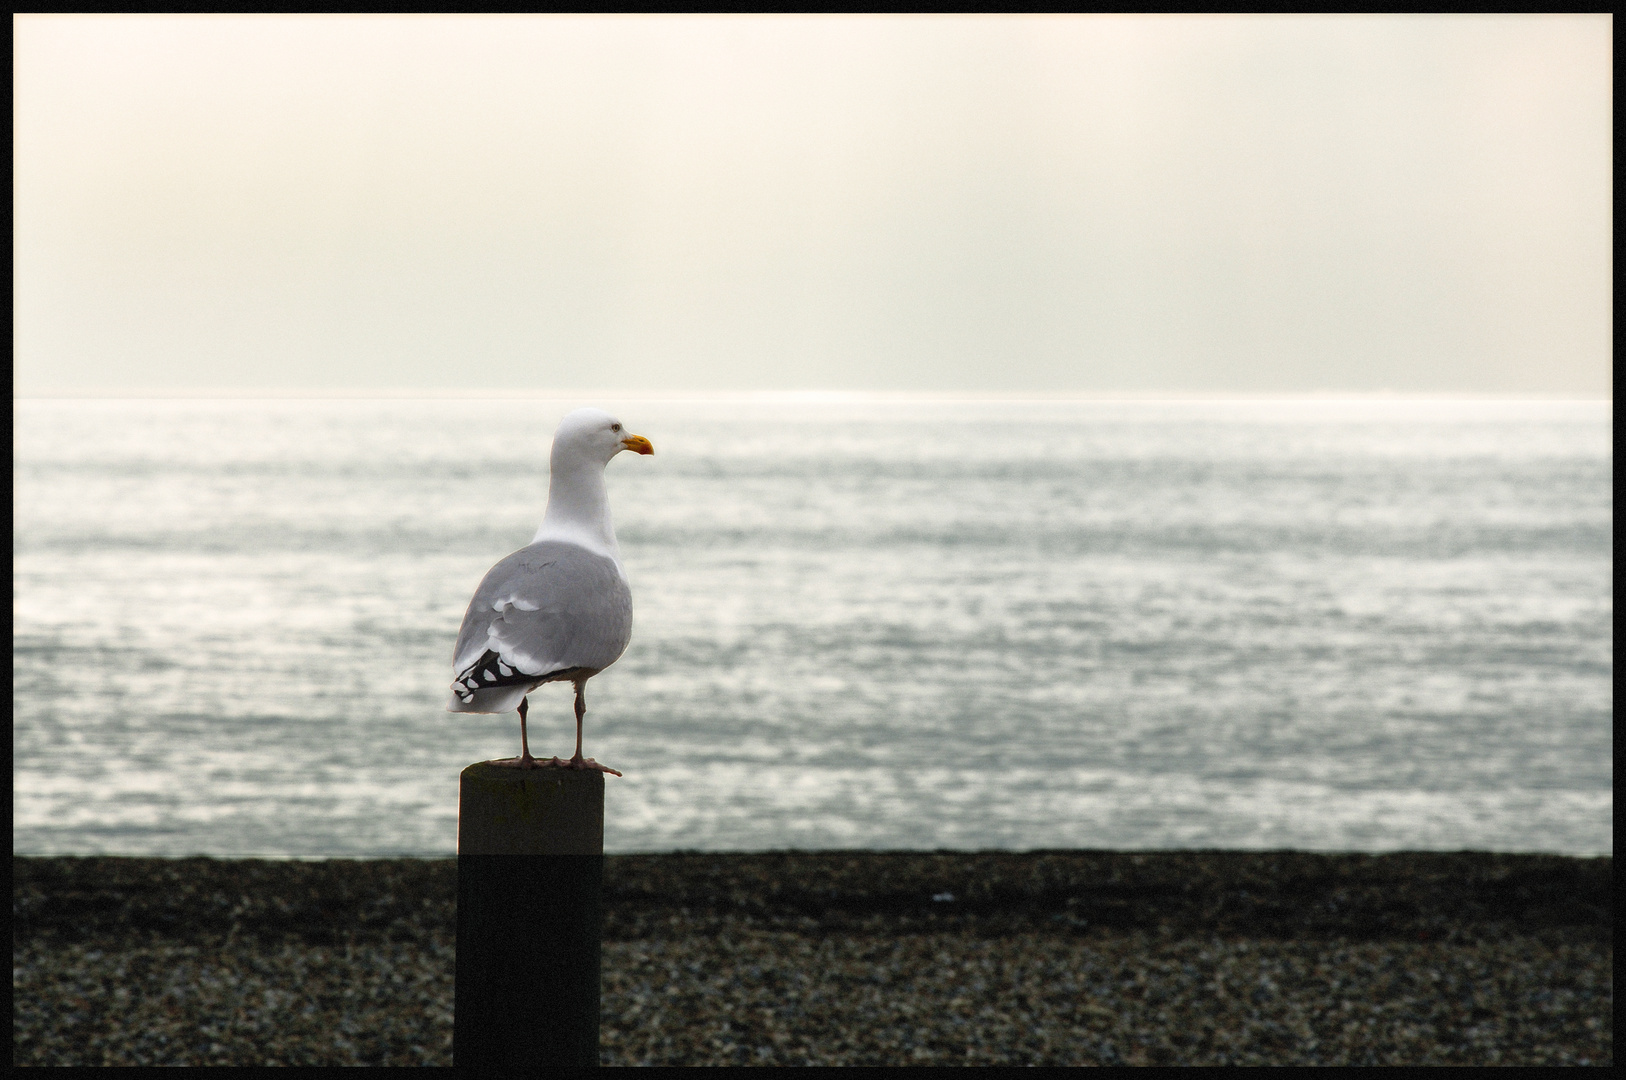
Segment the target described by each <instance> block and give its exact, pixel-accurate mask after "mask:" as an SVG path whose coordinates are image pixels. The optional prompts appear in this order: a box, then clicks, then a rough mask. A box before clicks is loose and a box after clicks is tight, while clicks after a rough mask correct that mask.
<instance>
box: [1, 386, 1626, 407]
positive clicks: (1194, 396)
mask: <svg viewBox="0 0 1626 1080" xmlns="http://www.w3.org/2000/svg"><path fill="white" fill-rule="evenodd" d="M568 398H599V399H607V400H613V401H752V402H766V403H787V404H789V403H795V404H824V403H829V404H836V403H857V402H863V401H938V402H949V401H1003V402H1023V401H1035V402H1039V401H1546V402H1560V401H1573V402H1613V401H1614V395H1613V393H1609V394H1586V393H1577V392H1572V391H1499V390H1262V391H1246V390H1051V391H1040V390H1034V391H967V390H612V389H606V388H598V389H592V388H589V389H571V388H557V389H552V388H526V389H520V390H516V389H511V388H508V389H500V390H499V389H479V390H473V389H463V388H446V389H440V388H410V389H401V388H374V389H361V388H324V389H286V388H284V389H255V388H241V387H238V388H232V387H184V388H170V389H164V390H156V389H155V390H144V389H121V390H70V389H51V390H44V391H38V392H19V391H16V390H14V391H13V392H12V400H13V401H14V402H16V401H164V400H168V401H181V400H212V401H225V400H240V401H251V400H270V401H274V400H292V401H324V400H325V401H367V400H375V401H390V400H466V401H497V400H504V399H514V400H521V401H527V400H529V401H557V400H560V399H568Z"/></svg>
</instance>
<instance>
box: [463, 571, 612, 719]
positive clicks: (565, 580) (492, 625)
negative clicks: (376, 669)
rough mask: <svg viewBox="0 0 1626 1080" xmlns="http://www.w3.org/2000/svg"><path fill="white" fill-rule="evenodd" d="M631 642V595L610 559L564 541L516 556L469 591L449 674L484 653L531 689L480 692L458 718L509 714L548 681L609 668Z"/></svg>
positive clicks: (464, 705) (472, 663)
mask: <svg viewBox="0 0 1626 1080" xmlns="http://www.w3.org/2000/svg"><path fill="white" fill-rule="evenodd" d="M631 639H632V592H631V590H630V589H628V588H627V582H626V579H625V578H623V577H622V576H621V570H620V567H618V566H617V565H616V563H615V560H614V559H611V558H608V557H607V556H604V555H599V554H595V553H594V552H591V551H588V550H587V549H586V548H584V547H580V546H578V545H576V544H571V543H567V542H565V541H562V540H543V541H541V542H540V543H535V544H531V545H530V546H529V547H523V548H520V549H519V550H518V551H516V552H514V553H513V554H512V555H510V556H508V557H507V558H506V559H503V560H502V561H501V562H499V563H498V564H497V565H496V566H493V567H492V568H491V569H490V570H489V571H487V573H486V576H485V578H484V579H482V580H481V582H480V586H479V588H477V589H476V590H475V591H474V599H473V600H472V601H470V602H469V609H468V612H467V613H466V614H465V615H464V616H463V627H462V629H461V630H459V631H458V634H457V645H456V647H455V648H454V649H453V650H452V670H453V671H454V672H456V673H457V674H458V675H459V676H461V675H462V674H463V673H464V672H465V671H467V670H468V669H469V668H470V667H471V666H473V665H475V664H477V663H478V662H479V661H480V659H481V657H483V656H484V655H485V654H486V652H487V651H488V650H490V651H494V652H496V653H497V655H498V657H500V659H501V660H502V662H503V663H504V664H506V665H507V666H508V667H511V668H513V669H514V670H515V672H516V673H519V674H522V675H534V676H535V677H536V682H535V683H531V684H530V686H529V687H518V686H516V687H512V688H509V687H504V688H501V692H499V688H496V687H493V688H491V689H490V690H482V691H480V693H479V695H477V696H478V697H479V698H481V699H482V700H478V701H475V702H469V703H461V704H460V707H457V708H456V711H458V712H465V711H466V712H487V711H492V712H497V711H507V710H508V709H512V708H514V707H515V706H517V705H518V704H519V698H520V697H522V696H523V695H524V693H525V692H526V690H527V689H530V688H534V687H535V686H537V685H540V684H541V682H542V681H543V680H544V679H545V678H546V677H547V676H548V675H550V674H553V673H556V672H562V671H566V670H569V669H580V668H585V669H588V670H590V671H600V670H602V669H604V668H607V667H609V666H610V665H611V664H613V663H615V661H616V660H617V658H619V657H620V656H621V654H622V653H623V652H625V651H626V649H627V642H628V641H630V640H631ZM487 697H490V698H491V699H492V700H490V701H485V700H483V699H484V698H487ZM499 697H500V698H502V699H503V700H502V701H498V700H496V699H497V698H499ZM510 698H511V699H512V700H511V701H509V699H510ZM453 700H454V701H456V695H455V694H454V695H453ZM471 705H472V706H474V707H472V708H471V707H470V706H471ZM448 707H453V706H451V705H449V706H448Z"/></svg>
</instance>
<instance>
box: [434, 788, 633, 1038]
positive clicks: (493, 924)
mask: <svg viewBox="0 0 1626 1080" xmlns="http://www.w3.org/2000/svg"><path fill="white" fill-rule="evenodd" d="M459 786H460V791H459V798H458V812H457V969H456V972H457V974H456V977H457V986H456V991H455V998H454V1006H453V1007H454V1014H453V1020H452V1063H453V1064H454V1065H458V1066H492V1067H501V1068H536V1067H538V1066H544V1065H597V1064H598V1006H599V1000H598V995H599V952H600V944H601V939H602V935H603V921H604V911H603V899H602V888H603V882H604V774H603V773H601V772H599V771H597V770H596V769H562V768H557V767H544V768H540V769H515V768H505V767H502V766H497V765H491V764H489V763H485V762H482V763H480V764H477V765H470V766H469V767H468V768H466V769H464V770H463V775H462V777H461V780H460V785H459Z"/></svg>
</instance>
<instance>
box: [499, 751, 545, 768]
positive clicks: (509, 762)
mask: <svg viewBox="0 0 1626 1080" xmlns="http://www.w3.org/2000/svg"><path fill="white" fill-rule="evenodd" d="M558 760H559V759H558V758H554V759H553V761H558ZM553 761H538V760H537V759H536V758H534V757H532V756H531V755H529V754H526V755H524V756H523V757H505V758H494V759H492V760H491V761H488V762H486V764H487V765H495V766H497V767H498V768H502V769H540V768H542V767H543V766H544V765H552V764H553Z"/></svg>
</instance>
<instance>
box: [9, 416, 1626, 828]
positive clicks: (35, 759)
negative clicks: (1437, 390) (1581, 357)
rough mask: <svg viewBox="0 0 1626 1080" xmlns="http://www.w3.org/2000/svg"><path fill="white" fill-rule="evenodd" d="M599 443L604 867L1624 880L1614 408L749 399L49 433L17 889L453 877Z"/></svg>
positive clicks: (18, 773) (16, 613) (27, 608)
mask: <svg viewBox="0 0 1626 1080" xmlns="http://www.w3.org/2000/svg"><path fill="white" fill-rule="evenodd" d="M583 404H593V405H599V406H601V407H605V408H609V409H611V410H612V411H614V412H615V413H616V414H617V415H618V416H619V417H620V418H621V419H622V421H623V422H624V423H625V424H626V426H627V428H628V430H630V431H633V432H637V433H639V434H642V435H645V436H647V437H648V438H649V439H650V440H651V441H652V442H653V444H654V447H655V454H654V456H653V457H639V456H635V455H631V454H623V455H621V456H619V457H617V458H616V459H615V460H613V461H612V462H611V463H610V465H609V467H608V470H607V479H608V485H609V491H610V499H611V506H612V509H613V513H614V517H615V523H616V529H617V533H618V536H619V539H620V544H621V551H622V556H623V561H624V563H625V565H626V568H627V571H628V575H629V577H630V579H631V583H632V592H633V602H634V610H635V614H634V626H633V636H632V644H631V646H630V647H629V648H628V650H627V652H626V654H625V655H624V656H623V657H622V658H621V660H620V661H619V662H618V663H616V664H615V665H614V666H612V667H610V668H608V669H607V670H605V671H604V672H603V673H602V674H600V675H598V676H596V677H595V678H593V679H592V681H591V682H589V683H588V686H587V706H588V712H587V720H586V752H587V753H588V754H589V755H591V756H593V757H596V758H597V759H598V760H600V761H602V762H605V763H607V764H609V765H612V766H614V767H615V768H618V769H620V770H621V771H622V772H623V773H624V774H625V775H624V776H623V777H621V778H616V777H613V776H612V777H608V778H607V779H608V791H607V796H606V799H607V801H606V822H605V845H606V849H607V850H609V851H612V852H654V851H674V850H706V851H763V850H781V849H802V850H815V849H912V850H931V849H952V850H980V849H1005V850H1032V849H1047V848H1050V849H1053V848H1108V849H1119V850H1148V849H1170V848H1227V849H1279V848H1295V849H1302V850H1315V851H1368V852H1378V851H1394V850H1421V849H1429V850H1454V849H1484V850H1494V851H1528V852H1558V853H1569V854H1598V853H1609V852H1612V851H1613V843H1614V842H1613V826H1612V819H1613V808H1614V794H1613V792H1614V787H1613V784H1614V779H1613V777H1614V773H1613V757H1614V755H1613V725H1612V719H1613V710H1614V691H1613V650H1614V636H1613V615H1614V607H1613V592H1612V580H1613V569H1614V548H1613V539H1612V527H1613V496H1612V490H1613V451H1612V432H1613V413H1612V403H1610V402H1606V401H1511V400H1444V399H1415V398H1365V399H1326V400H1313V399H1286V398H1284V399H1266V400H1240V399H1238V400H1146V401H1132V400H1074V399H1047V400H1031V401H1028V400H1014V399H948V398H941V399H912V398H906V397H862V396H840V395H825V396H819V395H803V396H795V395H790V396H771V395H766V396H750V395H742V396H733V397H724V398H716V399H700V398H687V399H685V398H649V399H637V398H627V399H624V400H618V399H613V398H595V399H569V400H566V399H563V398H549V397H528V398H527V397H510V398H505V399H501V400H478V399H472V398H448V399H443V400H435V399H428V398H416V399H413V398H399V399H387V400H363V399H325V400H318V399H247V400H222V399H176V400H155V399H141V400H136V399H131V400H66V399H62V400H30V399H24V400H18V401H16V402H15V403H14V406H13V410H14V411H13V419H14V436H13V438H14V442H13V453H14V459H13V482H14V492H13V526H12V528H13V532H12V552H13V562H12V590H13V608H12V611H13V615H12V629H13V652H12V657H13V676H12V678H13V682H12V687H13V689H12V706H13V716H14V720H13V726H12V812H13V819H12V820H13V825H12V846H13V850H14V852H16V853H23V854H92V853H110V854H129V855H161V856H187V855H194V854H205V855H212V856H220V857H226V856H262V857H293V858H313V857H315V858H320V857H374V856H396V855H411V856H444V855H450V854H452V853H453V852H454V851H455V847H456V819H457V790H458V773H459V771H460V770H461V769H462V768H463V767H464V766H466V765H468V764H469V763H471V762H475V761H481V760H485V759H488V758H494V757H506V756H511V755H513V754H516V753H518V751H519V724H518V721H517V716H516V715H515V714H512V713H510V714H505V715H494V716H482V715H469V714H450V713H447V712H445V711H444V703H445V700H446V695H447V689H448V685H449V683H450V680H451V676H452V671H451V667H450V664H451V651H452V643H453V639H454V637H455V636H456V634H457V630H458V626H459V623H460V621H461V619H462V615H463V612H464V608H465V606H466V605H467V603H468V600H469V596H470V594H471V592H472V590H473V589H474V587H475V585H476V583H477V582H478V581H479V580H480V578H481V576H482V575H483V574H484V572H485V571H486V569H487V568H488V567H489V566H490V565H491V564H492V563H494V562H496V561H497V560H498V559H500V558H502V557H503V556H504V555H507V554H508V553H509V552H511V551H513V550H515V549H517V548H519V547H522V546H524V545H525V544H526V543H528V542H529V540H530V537H531V535H532V533H533V532H534V531H535V529H536V526H537V524H538V523H539V521H540V520H541V516H542V512H543V507H544V505H545V503H546V499H547V485H548V447H549V443H550V439H551V436H552V432H553V428H554V426H555V424H556V423H557V422H558V419H559V418H560V416H562V415H563V414H564V413H565V412H566V411H567V410H568V409H570V408H573V407H576V406H578V405H583ZM530 715H531V726H530V732H531V747H532V750H533V752H536V753H538V754H560V755H566V756H567V755H568V754H569V752H570V751H571V748H572V745H573V742H574V722H573V717H572V712H571V701H570V690H569V688H568V686H566V685H558V684H554V685H549V686H546V687H543V688H541V689H540V690H538V691H537V692H535V693H534V694H532V695H531V713H530Z"/></svg>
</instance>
